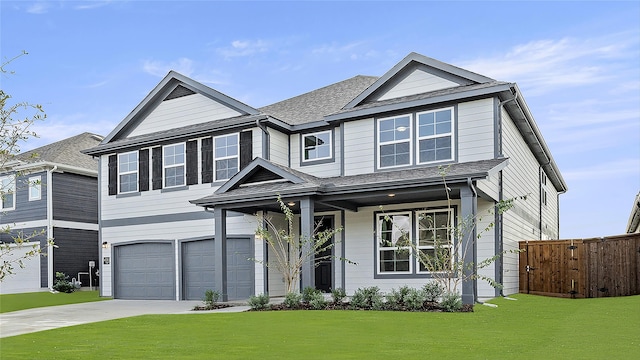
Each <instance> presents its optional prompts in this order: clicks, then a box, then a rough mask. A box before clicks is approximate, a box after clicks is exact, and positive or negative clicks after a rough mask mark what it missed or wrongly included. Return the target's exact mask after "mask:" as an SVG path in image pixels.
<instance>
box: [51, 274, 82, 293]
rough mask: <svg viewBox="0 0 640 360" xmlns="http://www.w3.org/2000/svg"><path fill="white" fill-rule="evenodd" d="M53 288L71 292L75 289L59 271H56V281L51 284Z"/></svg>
mask: <svg viewBox="0 0 640 360" xmlns="http://www.w3.org/2000/svg"><path fill="white" fill-rule="evenodd" d="M53 290H56V291H59V292H63V293H72V292H74V291H75V290H76V287H75V286H74V285H73V284H72V283H70V282H69V277H68V276H67V275H65V274H64V273H61V272H56V282H55V284H53Z"/></svg>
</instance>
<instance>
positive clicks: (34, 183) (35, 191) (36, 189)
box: [29, 176, 42, 201]
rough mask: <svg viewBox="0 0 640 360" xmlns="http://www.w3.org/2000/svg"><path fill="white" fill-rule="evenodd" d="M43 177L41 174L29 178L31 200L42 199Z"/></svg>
mask: <svg viewBox="0 0 640 360" xmlns="http://www.w3.org/2000/svg"><path fill="white" fill-rule="evenodd" d="M41 179H42V178H41V177H40V176H34V177H30V178H29V201H35V200H40V199H41V198H42V184H41Z"/></svg>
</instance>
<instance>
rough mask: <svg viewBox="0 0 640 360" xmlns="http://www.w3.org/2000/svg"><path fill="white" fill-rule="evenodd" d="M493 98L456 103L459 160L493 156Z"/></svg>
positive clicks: (466, 160)
mask: <svg viewBox="0 0 640 360" xmlns="http://www.w3.org/2000/svg"><path fill="white" fill-rule="evenodd" d="M494 139H495V130H494V112H493V99H492V98H490V99H482V100H476V101H470V102H464V103H460V104H458V159H459V162H468V161H477V160H486V159H493V158H494V157H495V146H494Z"/></svg>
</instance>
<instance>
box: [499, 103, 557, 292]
mask: <svg viewBox="0 0 640 360" xmlns="http://www.w3.org/2000/svg"><path fill="white" fill-rule="evenodd" d="M501 115H502V136H503V140H502V143H503V152H504V156H506V157H508V158H509V165H508V166H507V167H505V169H504V170H503V193H504V198H505V199H512V198H518V197H520V196H527V200H521V199H518V200H516V201H515V203H514V206H513V207H512V208H511V209H510V210H509V211H507V212H505V213H504V215H503V223H504V225H503V236H504V238H503V243H504V250H505V251H509V250H514V251H515V250H518V241H521V240H526V239H538V238H539V236H540V233H539V199H540V191H539V170H538V169H539V164H538V161H537V160H536V159H535V157H534V155H533V153H532V152H531V150H530V149H529V147H528V146H527V144H526V142H525V140H524V138H523V137H522V135H521V134H520V132H519V131H518V129H517V128H516V125H515V123H514V122H513V120H512V119H511V118H510V117H509V115H508V113H507V112H506V111H505V110H504V109H502V114H501ZM554 223H556V226H557V221H554ZM518 281H519V279H518V254H516V253H513V254H505V256H504V293H505V294H507V295H508V294H513V293H517V292H518Z"/></svg>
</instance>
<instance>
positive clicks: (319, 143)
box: [302, 130, 333, 161]
mask: <svg viewBox="0 0 640 360" xmlns="http://www.w3.org/2000/svg"><path fill="white" fill-rule="evenodd" d="M302 143H303V149H302V153H303V157H302V161H313V160H323V159H331V157H332V156H333V154H332V144H331V131H330V130H327V131H322V132H317V133H312V134H305V135H302Z"/></svg>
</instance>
